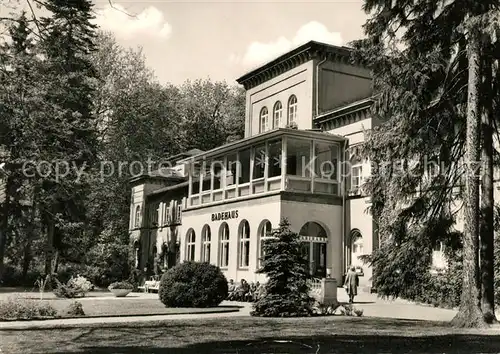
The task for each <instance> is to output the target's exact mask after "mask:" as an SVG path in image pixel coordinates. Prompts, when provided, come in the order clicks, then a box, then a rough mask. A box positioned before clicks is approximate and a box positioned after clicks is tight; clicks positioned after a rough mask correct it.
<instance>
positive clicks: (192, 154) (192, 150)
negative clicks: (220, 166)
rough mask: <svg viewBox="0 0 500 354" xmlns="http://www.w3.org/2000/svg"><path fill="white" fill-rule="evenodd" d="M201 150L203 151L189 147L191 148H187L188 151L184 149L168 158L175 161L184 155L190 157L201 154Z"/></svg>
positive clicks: (183, 157)
mask: <svg viewBox="0 0 500 354" xmlns="http://www.w3.org/2000/svg"><path fill="white" fill-rule="evenodd" d="M202 152H203V150H200V149H191V150H188V151H185V152H181V153H180V154H177V155H174V156H171V157H169V160H170V161H173V162H176V161H179V160H183V159H185V158H186V157H191V156H195V155H198V154H201V153H202Z"/></svg>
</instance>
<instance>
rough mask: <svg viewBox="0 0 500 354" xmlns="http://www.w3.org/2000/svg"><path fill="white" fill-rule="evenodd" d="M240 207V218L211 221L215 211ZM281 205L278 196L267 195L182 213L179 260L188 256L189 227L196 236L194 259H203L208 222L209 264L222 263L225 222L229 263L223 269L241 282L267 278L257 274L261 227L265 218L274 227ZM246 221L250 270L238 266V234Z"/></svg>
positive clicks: (230, 276) (277, 220) (228, 275)
mask: <svg viewBox="0 0 500 354" xmlns="http://www.w3.org/2000/svg"><path fill="white" fill-rule="evenodd" d="M233 210H238V217H237V218H234V219H228V220H215V221H212V214H214V213H220V212H226V211H233ZM280 215H281V204H280V197H279V195H275V196H270V197H266V198H256V199H252V200H250V201H248V200H247V201H241V202H236V203H228V204H226V205H218V206H212V207H206V208H201V209H194V210H187V211H185V212H184V213H183V216H182V229H181V232H180V233H179V237H180V240H181V250H180V259H181V261H184V260H185V259H186V236H187V233H188V231H189V229H191V228H192V229H193V230H194V232H195V235H196V245H195V261H200V260H201V250H202V240H201V232H202V229H203V227H204V226H205V225H209V226H210V230H211V242H212V243H211V250H210V251H211V252H210V263H212V264H216V265H219V251H220V250H219V232H220V228H221V225H222V224H223V223H224V222H226V223H227V224H228V226H229V266H228V267H227V269H224V268H223V269H222V271H223V272H224V275H225V276H226V277H227V279H234V280H235V281H240V280H241V279H245V280H247V281H257V280H259V281H261V282H262V281H265V276H263V275H259V274H255V270H256V269H257V261H258V249H257V245H258V229H259V226H260V225H261V223H262V222H263V221H264V220H269V221H270V222H271V224H272V226H273V227H276V226H277V225H278V224H279V221H280ZM243 220H247V221H248V223H249V225H250V262H249V263H250V264H249V267H248V269H240V268H239V267H238V249H239V247H238V246H239V242H238V241H239V240H238V239H239V237H238V228H239V226H240V223H241V222H242V221H243Z"/></svg>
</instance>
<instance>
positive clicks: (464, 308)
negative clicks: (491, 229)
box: [452, 22, 493, 327]
mask: <svg viewBox="0 0 500 354" xmlns="http://www.w3.org/2000/svg"><path fill="white" fill-rule="evenodd" d="M478 25H479V23H477V22H474V23H473V24H471V25H469V31H468V32H469V35H468V38H467V41H468V46H467V57H468V61H469V82H468V88H467V92H468V101H467V133H466V150H465V154H466V155H465V158H466V161H465V163H466V169H467V172H466V178H465V192H466V195H465V222H464V237H463V240H464V241H463V242H464V243H463V247H464V252H463V287H462V298H461V300H460V310H459V312H458V314H457V315H456V316H455V318H454V319H453V321H452V323H453V324H454V325H456V326H459V327H468V326H470V327H482V326H484V318H483V314H482V312H481V283H480V278H479V214H480V213H479V211H480V210H479V175H480V157H481V148H480V147H481V145H480V142H479V139H480V129H481V113H480V103H479V92H480V84H481V76H480V61H481V33H480V30H479V28H478ZM491 221H492V222H493V220H491Z"/></svg>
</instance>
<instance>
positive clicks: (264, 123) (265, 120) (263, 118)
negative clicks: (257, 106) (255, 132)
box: [259, 107, 269, 133]
mask: <svg viewBox="0 0 500 354" xmlns="http://www.w3.org/2000/svg"><path fill="white" fill-rule="evenodd" d="M259 120H260V132H261V133H264V132H265V131H266V130H268V129H269V112H268V111H267V107H263V108H262V109H261V110H260V116H259Z"/></svg>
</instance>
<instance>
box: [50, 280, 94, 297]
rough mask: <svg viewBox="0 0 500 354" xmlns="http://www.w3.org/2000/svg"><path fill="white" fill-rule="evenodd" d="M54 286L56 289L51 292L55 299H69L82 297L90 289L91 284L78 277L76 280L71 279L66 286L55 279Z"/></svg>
mask: <svg viewBox="0 0 500 354" xmlns="http://www.w3.org/2000/svg"><path fill="white" fill-rule="evenodd" d="M56 284H57V285H56V288H55V289H54V290H53V292H54V294H55V295H56V296H57V297H63V298H69V299H71V298H75V297H84V296H85V294H86V293H88V292H89V291H90V290H91V289H92V283H91V282H89V281H88V280H87V279H86V278H85V277H82V276H80V275H78V276H77V277H76V278H73V277H71V278H70V279H69V280H68V282H67V283H66V284H63V283H61V282H60V281H59V280H57V279H56Z"/></svg>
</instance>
